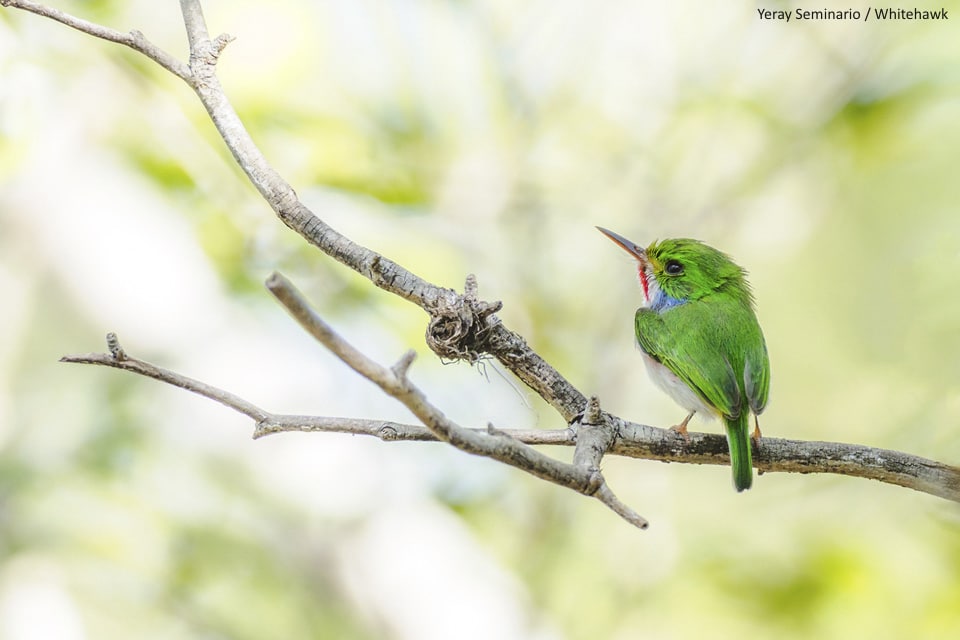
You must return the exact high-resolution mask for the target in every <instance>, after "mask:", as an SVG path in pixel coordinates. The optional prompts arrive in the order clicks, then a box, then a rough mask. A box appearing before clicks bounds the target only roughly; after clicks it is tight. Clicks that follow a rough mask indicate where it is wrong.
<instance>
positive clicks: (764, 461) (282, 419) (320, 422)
mask: <svg viewBox="0 0 960 640" xmlns="http://www.w3.org/2000/svg"><path fill="white" fill-rule="evenodd" d="M61 362H75V363H82V364H96V365H102V366H107V367H112V368H114V369H123V370H124V371H130V372H132V373H137V374H139V375H142V376H147V377H149V378H153V379H155V380H159V381H161V382H166V383H167V384H172V385H175V386H177V387H180V388H182V389H186V390H187V391H191V392H193V393H197V394H199V395H202V396H204V397H207V398H210V399H212V400H215V401H217V402H219V403H220V404H223V405H225V406H227V407H230V408H231V409H234V410H236V411H238V412H240V413H242V414H244V415H246V416H249V417H251V418H253V419H254V420H255V421H256V422H257V426H256V431H255V432H254V437H255V438H260V437H263V436H266V435H271V434H275V433H286V432H291V431H299V432H328V433H350V434H355V435H366V436H374V437H377V438H380V439H381V440H384V441H387V442H400V441H415V442H436V441H438V440H439V438H437V436H436V435H435V434H434V433H433V432H431V431H430V430H429V429H427V428H425V427H423V426H420V425H411V424H403V423H399V422H391V421H384V420H363V419H357V418H339V417H321V416H302V415H286V414H273V413H270V412H268V411H265V410H263V409H261V408H259V407H257V406H256V405H253V404H252V403H250V402H247V401H246V400H243V399H242V398H239V397H237V396H235V395H233V394H231V393H229V392H227V391H223V390H221V389H217V388H216V387H213V386H211V385H208V384H205V383H203V382H199V381H197V380H194V379H192V378H188V377H186V376H183V375H180V374H177V373H174V372H173V371H169V370H167V369H163V368H161V367H158V366H156V365H153V364H150V363H148V362H144V361H142V360H137V359H134V358H130V357H129V356H127V359H126V360H118V359H116V358H114V357H113V356H111V355H109V354H99V353H91V354H83V355H72V356H64V357H63V358H61ZM614 420H615V421H616V423H617V436H616V439H615V440H614V442H613V444H612V445H611V446H610V449H609V451H608V453H609V454H611V455H619V456H624V457H629V458H637V459H642V460H659V461H661V462H676V463H685V464H707V465H723V466H727V465H729V464H730V456H729V453H728V449H727V442H726V438H724V436H722V435H719V434H712V433H697V432H693V431H691V432H690V433H689V436H690V439H689V441H687V440H685V439H683V438H682V437H680V436H679V435H677V434H676V433H675V432H673V431H671V430H670V429H660V428H657V427H651V426H648V425H642V424H637V423H634V422H627V421H624V420H621V419H619V418H614ZM472 431H476V432H487V431H489V428H488V429H472ZM494 431H495V432H498V433H502V434H505V435H508V436H509V437H510V438H512V439H514V440H517V441H519V442H523V443H525V444H529V445H560V446H574V445H575V444H577V439H578V437H577V436H575V434H574V432H573V430H571V429H569V428H568V429H555V430H540V429H537V430H520V429H516V430H511V429H495V430H494ZM754 464H756V466H757V468H758V469H759V470H760V472H761V473H832V474H838V475H845V476H851V477H857V478H866V479H870V480H877V481H880V482H884V483H886V484H893V485H898V486H901V487H906V488H908V489H913V490H915V491H921V492H923V493H927V494H930V495H934V496H938V497H941V498H945V499H947V500H952V501H954V502H960V468H957V467H954V466H951V465H947V464H943V463H940V462H936V461H934V460H930V459H927V458H922V457H920V456H914V455H911V454H908V453H903V452H900V451H891V450H888V449H876V448H873V447H866V446H863V445H855V444H845V443H840V442H818V441H804V440H787V439H783V438H770V437H764V438H763V439H762V440H761V441H760V447H759V448H758V450H756V451H755V452H754Z"/></svg>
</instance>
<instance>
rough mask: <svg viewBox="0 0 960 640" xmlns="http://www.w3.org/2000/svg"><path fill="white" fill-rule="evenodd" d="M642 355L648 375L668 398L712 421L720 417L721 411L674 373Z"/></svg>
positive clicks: (644, 354) (642, 353)
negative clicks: (706, 401)
mask: <svg viewBox="0 0 960 640" xmlns="http://www.w3.org/2000/svg"><path fill="white" fill-rule="evenodd" d="M640 354H641V355H642V356H643V363H644V364H645V365H647V373H648V374H650V379H651V380H653V382H654V383H655V384H656V385H657V386H658V387H660V388H661V389H663V390H664V392H666V394H667V395H668V396H670V397H671V398H673V401H674V402H676V403H677V404H678V405H680V406H681V407H683V408H684V409H686V410H687V411H696V412H697V415H699V416H700V417H702V418H708V419H712V418H718V417H720V412H719V411H717V410H716V409H714V408H713V407H711V406H710V405H708V404H707V403H705V402H704V401H703V400H701V399H700V396H698V395H697V394H696V392H694V391H693V389H691V388H690V387H688V386H687V383H686V382H684V381H683V380H681V379H680V378H678V377H677V375H676V374H675V373H674V372H672V371H670V369H668V368H667V367H665V366H664V365H662V364H660V363H659V362H657V361H656V360H654V359H653V358H651V357H650V356H648V355H647V354H646V353H644V352H643V351H642V350H641V351H640Z"/></svg>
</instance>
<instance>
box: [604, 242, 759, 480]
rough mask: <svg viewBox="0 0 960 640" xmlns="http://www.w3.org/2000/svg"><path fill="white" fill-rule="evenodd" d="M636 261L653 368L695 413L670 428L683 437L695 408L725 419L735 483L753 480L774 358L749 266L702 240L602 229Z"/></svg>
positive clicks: (645, 347)
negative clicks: (644, 238) (753, 446)
mask: <svg viewBox="0 0 960 640" xmlns="http://www.w3.org/2000/svg"><path fill="white" fill-rule="evenodd" d="M597 229H599V230H600V231H601V232H602V233H603V234H604V235H606V236H607V237H608V238H610V239H611V240H613V241H614V242H616V243H617V244H618V245H619V246H620V247H622V248H623V249H625V250H626V251H627V253H629V254H630V255H631V256H633V257H634V259H636V261H637V275H638V276H639V279H640V288H641V289H642V290H643V304H642V305H641V306H640V308H639V309H637V314H636V317H635V324H634V326H635V329H636V333H637V343H638V344H639V346H640V349H641V351H642V353H643V360H644V363H645V364H646V366H647V372H648V373H649V374H650V377H651V378H652V379H653V381H654V382H655V383H656V384H657V386H659V387H660V388H661V389H663V390H664V391H665V392H666V393H667V394H668V395H669V396H670V397H671V398H673V399H674V401H676V402H677V404H679V405H680V406H681V407H683V408H684V409H686V410H687V411H689V413H688V414H687V417H686V418H684V419H683V422H681V423H680V424H678V425H676V426H674V427H672V428H673V430H674V431H677V432H678V433H680V434H681V435H682V436H684V438H689V436H688V435H687V423H688V422H690V418H692V417H693V415H694V414H695V413H700V415H701V416H706V417H709V418H714V417H719V418H721V419H722V420H723V424H724V426H725V427H726V431H727V442H728V443H729V446H730V464H731V466H732V467H733V484H734V486H735V487H736V489H737V491H743V490H744V489H749V488H750V485H751V484H753V462H752V455H751V450H750V437H749V434H748V430H749V418H750V412H751V411H752V412H753V415H754V425H755V428H754V432H753V438H754V439H755V440H757V441H758V442H759V440H760V422H759V420H758V419H757V416H759V415H760V414H761V413H763V409H764V407H765V406H766V404H767V394H768V393H769V390H770V360H769V358H768V356H767V345H766V343H765V342H764V339H763V332H762V331H761V330H760V323H759V322H757V316H756V314H755V313H754V306H753V295H752V294H751V292H750V285H749V284H748V283H747V280H746V272H745V271H744V270H743V269H742V268H740V267H739V266H737V265H736V264H734V262H733V261H732V260H731V259H730V257H729V256H727V255H726V254H724V253H722V252H720V251H718V250H716V249H714V248H713V247H710V246H707V245H705V244H703V243H702V242H700V241H699V240H690V239H687V238H677V239H672V240H662V241H659V242H653V243H652V244H651V245H650V246H649V247H647V248H646V249H644V248H643V247H640V246H638V245H636V244H634V243H633V242H631V241H629V240H627V239H626V238H624V237H623V236H621V235H618V234H616V233H614V232H612V231H609V230H607V229H604V228H602V227H597Z"/></svg>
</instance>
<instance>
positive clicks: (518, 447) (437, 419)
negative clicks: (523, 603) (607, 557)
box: [267, 273, 648, 529]
mask: <svg viewBox="0 0 960 640" xmlns="http://www.w3.org/2000/svg"><path fill="white" fill-rule="evenodd" d="M267 288H268V289H270V291H271V293H273V294H274V295H275V296H276V297H277V299H278V300H280V302H281V303H282V304H283V306H284V307H286V308H287V310H288V311H290V313H291V315H293V317H294V318H295V319H296V320H297V321H298V322H299V323H300V324H301V326H303V328H304V329H306V330H307V332H308V333H310V335H312V336H313V337H314V338H316V339H317V340H318V341H319V342H321V343H322V344H323V346H325V347H327V348H328V349H329V350H330V351H332V352H333V353H334V355H336V356H337V357H338V358H340V359H341V360H343V362H344V363H345V364H346V365H347V366H349V367H350V368H351V369H353V370H354V371H356V372H357V373H359V374H361V375H363V376H364V377H366V378H367V379H369V380H370V381H371V382H373V383H374V384H376V385H377V386H378V387H380V389H382V390H383V391H384V392H385V393H387V394H388V395H391V396H393V397H394V398H396V399H397V400H399V401H400V402H402V403H403V404H404V406H406V407H407V409H409V410H410V411H411V412H412V413H413V415H415V416H417V418H419V419H420V421H421V422H423V424H424V425H426V427H427V428H428V429H429V430H430V431H431V432H432V433H433V434H434V435H435V436H437V438H439V439H440V440H443V441H444V442H448V443H450V444H452V445H453V446H455V447H456V448H458V449H460V450H461V451H466V452H467V453H473V454H475V455H480V456H486V457H488V458H493V459H494V460H498V461H500V462H503V463H505V464H508V465H510V466H512V467H516V468H517V469H520V470H521V471H526V472H527V473H530V474H533V475H535V476H537V477H538V478H541V479H542V480H549V481H550V482H554V483H556V484H559V485H560V486H563V487H567V488H568V489H573V490H574V491H578V492H580V493H583V494H584V495H592V496H594V497H596V498H597V499H599V500H600V501H601V502H603V503H604V504H606V505H607V506H609V507H610V508H611V509H614V510H615V511H617V513H620V515H623V516H624V517H627V516H630V517H627V520H628V521H629V522H630V523H631V524H634V525H636V526H638V527H640V528H641V529H646V528H647V526H648V525H647V521H646V520H644V519H643V518H641V517H640V516H639V515H637V514H635V513H634V512H633V511H631V510H625V507H624V506H623V505H622V504H621V503H620V502H619V501H617V500H616V496H614V495H613V492H612V491H611V490H610V489H609V487H607V490H606V491H604V492H603V493H598V490H599V489H600V488H601V487H606V483H605V481H604V479H603V476H601V475H600V472H599V470H597V469H589V468H586V467H584V466H578V465H572V464H566V463H563V462H560V461H558V460H554V459H553V458H550V457H549V456H546V455H544V454H542V453H540V452H539V451H537V450H536V449H532V448H530V447H529V446H527V445H525V444H523V443H522V442H520V441H518V440H515V439H514V438H512V437H510V436H509V435H507V434H505V433H503V432H498V431H495V430H488V431H487V432H486V433H484V432H482V431H475V430H471V429H464V428H463V427H461V426H459V425H457V424H456V423H455V422H453V421H452V420H450V419H449V418H448V417H447V416H446V415H444V414H443V412H442V411H440V410H439V409H438V408H437V407H435V406H434V405H433V404H431V403H430V401H428V400H427V397H426V395H425V394H424V393H423V391H421V390H420V388H419V387H417V386H416V385H415V384H413V382H411V381H410V379H409V378H408V377H407V375H406V374H407V369H408V368H409V366H410V363H411V362H412V361H413V357H412V355H411V354H412V352H407V354H405V355H404V357H403V358H401V360H400V362H399V363H398V364H397V365H396V366H395V367H393V368H392V369H388V368H386V367H383V366H380V365H379V364H377V363H376V362H374V361H373V360H371V359H370V358H368V357H367V356H365V355H364V354H362V353H361V352H360V351H358V350H357V349H356V348H354V347H353V346H352V345H350V344H349V343H348V342H347V341H346V340H344V339H343V338H341V337H340V336H339V335H337V333H336V332H335V331H334V330H333V329H332V328H331V327H330V326H329V325H327V324H326V323H325V322H324V321H323V320H322V319H321V318H320V316H318V315H317V314H316V312H315V311H314V310H313V309H311V308H310V307H309V306H308V304H307V302H306V300H305V299H304V298H303V296H302V295H301V294H300V292H299V291H297V290H296V289H295V288H294V286H293V285H292V284H291V283H290V281H289V280H287V279H286V278H284V277H283V276H281V275H280V274H278V273H274V274H273V275H271V276H270V278H269V279H268V280H267Z"/></svg>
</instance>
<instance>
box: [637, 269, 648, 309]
mask: <svg viewBox="0 0 960 640" xmlns="http://www.w3.org/2000/svg"><path fill="white" fill-rule="evenodd" d="M637 275H638V276H639V277H640V286H641V287H643V301H644V302H650V289H649V285H648V284H647V270H646V269H645V268H644V266H643V264H641V263H638V264H637Z"/></svg>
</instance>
